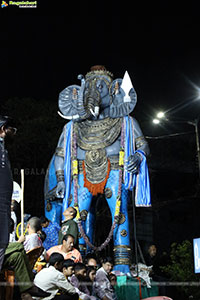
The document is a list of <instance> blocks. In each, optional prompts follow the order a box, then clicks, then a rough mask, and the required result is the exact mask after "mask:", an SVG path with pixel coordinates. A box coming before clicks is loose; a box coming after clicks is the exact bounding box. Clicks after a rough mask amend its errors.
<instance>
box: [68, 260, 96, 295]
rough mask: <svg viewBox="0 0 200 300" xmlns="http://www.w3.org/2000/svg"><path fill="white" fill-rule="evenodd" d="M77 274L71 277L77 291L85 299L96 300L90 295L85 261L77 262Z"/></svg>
mask: <svg viewBox="0 0 200 300" xmlns="http://www.w3.org/2000/svg"><path fill="white" fill-rule="evenodd" d="M74 272H75V274H74V275H72V277H71V281H70V282H71V284H72V285H73V286H74V287H76V289H77V292H78V294H79V296H80V298H81V299H83V300H96V298H95V297H94V296H91V295H90V291H89V289H88V288H87V282H86V266H85V264H83V263H77V264H76V265H75V267H74Z"/></svg>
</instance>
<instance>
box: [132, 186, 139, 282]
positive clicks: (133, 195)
mask: <svg viewBox="0 0 200 300" xmlns="http://www.w3.org/2000/svg"><path fill="white" fill-rule="evenodd" d="M132 203H133V232H134V240H135V264H136V272H137V277H138V251H137V247H138V246H137V233H136V215H135V192H134V189H133V190H132Z"/></svg>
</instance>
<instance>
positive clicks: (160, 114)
mask: <svg viewBox="0 0 200 300" xmlns="http://www.w3.org/2000/svg"><path fill="white" fill-rule="evenodd" d="M164 116H165V114H164V112H162V111H160V112H159V113H157V118H159V119H162V118H164Z"/></svg>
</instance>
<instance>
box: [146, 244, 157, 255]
mask: <svg viewBox="0 0 200 300" xmlns="http://www.w3.org/2000/svg"><path fill="white" fill-rule="evenodd" d="M148 252H149V255H150V256H151V257H154V256H156V252H157V249H156V246H155V245H150V246H149V249H148Z"/></svg>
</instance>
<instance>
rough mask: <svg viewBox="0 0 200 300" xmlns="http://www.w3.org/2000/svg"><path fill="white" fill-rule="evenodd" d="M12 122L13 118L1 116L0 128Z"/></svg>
mask: <svg viewBox="0 0 200 300" xmlns="http://www.w3.org/2000/svg"><path fill="white" fill-rule="evenodd" d="M10 121H11V118H10V117H8V116H1V115H0V128H1V127H2V126H5V125H8V123H9V122H10Z"/></svg>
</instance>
